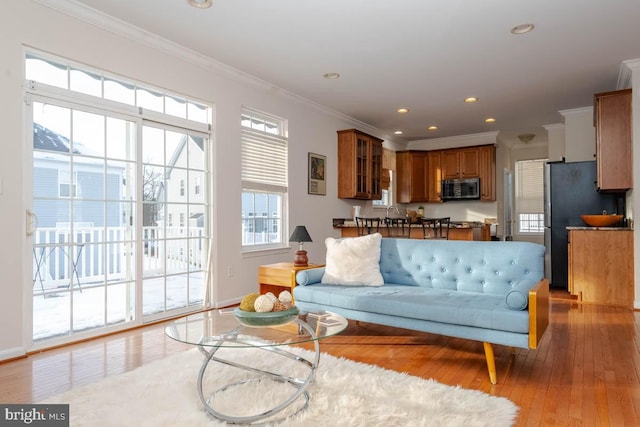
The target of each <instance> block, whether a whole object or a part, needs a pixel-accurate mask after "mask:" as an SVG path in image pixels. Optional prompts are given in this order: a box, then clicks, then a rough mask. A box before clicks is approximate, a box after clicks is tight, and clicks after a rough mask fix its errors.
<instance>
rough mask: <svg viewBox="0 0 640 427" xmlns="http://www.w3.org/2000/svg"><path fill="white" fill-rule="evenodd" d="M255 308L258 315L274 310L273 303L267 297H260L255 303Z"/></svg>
mask: <svg viewBox="0 0 640 427" xmlns="http://www.w3.org/2000/svg"><path fill="white" fill-rule="evenodd" d="M253 307H254V308H255V309H256V311H257V312H258V313H267V312H269V311H271V310H273V301H272V300H271V298H269V297H268V296H267V295H260V296H259V297H258V298H256V301H255V302H254V303H253Z"/></svg>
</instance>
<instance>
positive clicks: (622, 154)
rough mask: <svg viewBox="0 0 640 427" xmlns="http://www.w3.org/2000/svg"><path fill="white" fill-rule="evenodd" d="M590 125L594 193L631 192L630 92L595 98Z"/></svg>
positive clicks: (605, 94)
mask: <svg viewBox="0 0 640 427" xmlns="http://www.w3.org/2000/svg"><path fill="white" fill-rule="evenodd" d="M594 125H595V128H596V165H597V179H598V189H599V190H600V191H626V190H628V189H630V188H632V187H633V166H632V158H631V144H632V143H631V89H625V90H619V91H615V92H606V93H599V94H596V95H595V100H594Z"/></svg>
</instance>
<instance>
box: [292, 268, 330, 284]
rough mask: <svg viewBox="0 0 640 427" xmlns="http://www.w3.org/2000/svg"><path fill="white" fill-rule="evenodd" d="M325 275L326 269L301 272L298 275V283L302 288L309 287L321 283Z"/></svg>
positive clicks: (311, 269) (310, 269)
mask: <svg viewBox="0 0 640 427" xmlns="http://www.w3.org/2000/svg"><path fill="white" fill-rule="evenodd" d="M323 275H324V267H318V268H309V269H306V270H300V271H298V273H297V274H296V283H297V284H298V285H300V286H307V285H313V284H315V283H321V282H322V276H323Z"/></svg>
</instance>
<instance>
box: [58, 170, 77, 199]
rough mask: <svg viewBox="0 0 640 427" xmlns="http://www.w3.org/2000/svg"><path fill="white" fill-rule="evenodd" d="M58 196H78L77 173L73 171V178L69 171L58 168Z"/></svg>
mask: <svg viewBox="0 0 640 427" xmlns="http://www.w3.org/2000/svg"><path fill="white" fill-rule="evenodd" d="M58 196H59V197H78V174H77V172H74V173H73V180H71V174H70V173H69V171H68V170H67V171H65V170H62V169H59V170H58Z"/></svg>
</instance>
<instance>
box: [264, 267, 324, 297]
mask: <svg viewBox="0 0 640 427" xmlns="http://www.w3.org/2000/svg"><path fill="white" fill-rule="evenodd" d="M323 265H324V264H309V265H308V266H305V267H296V266H294V265H293V263H292V262H278V263H276V264H267V265H261V266H260V267H258V283H259V286H260V288H259V291H260V294H261V295H262V294H266V293H267V292H273V294H274V295H275V296H278V295H280V292H282V291H289V292H291V295H292V296H293V288H295V287H296V273H297V272H298V271H300V270H307V269H309V268H316V267H322V266H323Z"/></svg>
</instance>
